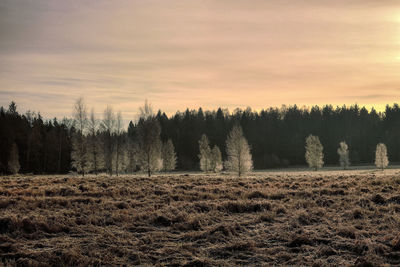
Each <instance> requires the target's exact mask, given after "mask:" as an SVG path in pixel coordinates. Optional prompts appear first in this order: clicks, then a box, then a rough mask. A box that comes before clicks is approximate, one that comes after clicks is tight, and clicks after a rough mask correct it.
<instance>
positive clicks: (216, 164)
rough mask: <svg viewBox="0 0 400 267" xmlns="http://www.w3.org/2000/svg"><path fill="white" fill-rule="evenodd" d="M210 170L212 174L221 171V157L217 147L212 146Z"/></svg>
mask: <svg viewBox="0 0 400 267" xmlns="http://www.w3.org/2000/svg"><path fill="white" fill-rule="evenodd" d="M211 170H212V171H213V172H220V171H221V170H222V156H221V151H220V150H219V147H218V146H214V147H213V149H212V150H211Z"/></svg>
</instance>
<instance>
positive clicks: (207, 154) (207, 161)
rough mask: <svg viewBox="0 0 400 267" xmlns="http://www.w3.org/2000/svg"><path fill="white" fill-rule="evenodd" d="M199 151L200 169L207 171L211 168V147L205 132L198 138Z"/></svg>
mask: <svg viewBox="0 0 400 267" xmlns="http://www.w3.org/2000/svg"><path fill="white" fill-rule="evenodd" d="M199 151H200V154H199V159H200V170H202V171H204V172H209V171H210V170H211V149H210V145H209V142H208V138H207V135H205V134H203V135H202V136H201V138H200V140H199Z"/></svg>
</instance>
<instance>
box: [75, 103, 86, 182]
mask: <svg viewBox="0 0 400 267" xmlns="http://www.w3.org/2000/svg"><path fill="white" fill-rule="evenodd" d="M87 123H88V117H87V109H86V105H85V102H84V100H83V98H82V97H81V98H78V100H77V101H76V102H75V106H74V127H75V132H74V134H73V136H72V152H71V159H72V167H74V168H75V169H76V170H77V172H78V173H81V174H82V176H85V173H86V172H87V171H88V169H89V165H88V154H87V140H86V137H85V135H86V131H87Z"/></svg>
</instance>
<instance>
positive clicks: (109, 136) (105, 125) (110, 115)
mask: <svg viewBox="0 0 400 267" xmlns="http://www.w3.org/2000/svg"><path fill="white" fill-rule="evenodd" d="M115 124H116V122H115V115H114V112H113V110H112V107H110V106H107V108H106V109H105V110H104V117H103V120H102V122H101V125H100V127H101V130H102V132H103V145H104V149H103V155H104V166H105V168H106V170H107V171H108V173H109V174H110V175H112V173H113V153H114V140H113V134H114V132H115Z"/></svg>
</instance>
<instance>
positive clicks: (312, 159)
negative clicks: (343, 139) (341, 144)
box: [305, 135, 324, 170]
mask: <svg viewBox="0 0 400 267" xmlns="http://www.w3.org/2000/svg"><path fill="white" fill-rule="evenodd" d="M305 156H306V161H307V163H308V166H310V168H314V170H318V168H321V167H322V166H323V165H324V153H323V147H322V144H321V142H320V141H319V138H318V136H314V135H309V136H308V137H307V138H306V155H305Z"/></svg>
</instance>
